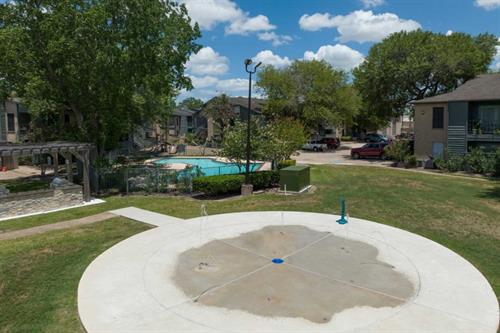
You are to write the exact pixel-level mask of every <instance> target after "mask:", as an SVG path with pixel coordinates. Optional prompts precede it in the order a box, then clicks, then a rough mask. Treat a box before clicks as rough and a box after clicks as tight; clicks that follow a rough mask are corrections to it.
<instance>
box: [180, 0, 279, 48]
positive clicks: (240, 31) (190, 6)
mask: <svg viewBox="0 0 500 333" xmlns="http://www.w3.org/2000/svg"><path fill="white" fill-rule="evenodd" d="M179 1H180V2H181V3H184V4H185V5H186V8H187V10H188V13H189V16H190V17H191V18H192V20H193V22H198V24H199V25H200V28H201V29H203V30H212V29H213V28H214V27H215V26H217V25H218V24H226V27H225V33H226V35H243V36H247V35H250V34H259V39H261V40H267V41H271V42H272V43H273V45H275V46H276V45H281V44H284V43H286V42H288V41H289V36H279V35H276V34H275V35H273V36H272V37H273V38H270V36H269V35H266V34H265V33H267V32H270V31H272V30H275V29H276V26H275V25H273V24H271V22H270V21H269V18H268V17H267V16H265V15H257V16H250V15H249V13H247V12H244V11H243V10H242V9H241V8H239V7H238V5H237V4H236V3H235V2H233V1H230V0H179ZM261 35H262V36H263V37H262V38H261ZM264 38H267V39H264Z"/></svg>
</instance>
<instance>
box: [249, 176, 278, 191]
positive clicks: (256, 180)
mask: <svg viewBox="0 0 500 333" xmlns="http://www.w3.org/2000/svg"><path fill="white" fill-rule="evenodd" d="M250 182H251V183H252V185H253V188H254V190H261V189H265V188H268V187H272V186H273V185H276V184H278V183H279V182H280V175H279V171H260V172H254V173H251V174H250Z"/></svg>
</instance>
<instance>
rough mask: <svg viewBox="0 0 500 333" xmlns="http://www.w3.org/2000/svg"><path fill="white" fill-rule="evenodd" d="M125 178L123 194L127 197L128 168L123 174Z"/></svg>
mask: <svg viewBox="0 0 500 333" xmlns="http://www.w3.org/2000/svg"><path fill="white" fill-rule="evenodd" d="M123 175H124V178H125V194H126V195H128V168H127V167H126V168H125V172H124V173H123Z"/></svg>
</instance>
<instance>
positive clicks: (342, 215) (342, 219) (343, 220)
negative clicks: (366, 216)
mask: <svg viewBox="0 0 500 333" xmlns="http://www.w3.org/2000/svg"><path fill="white" fill-rule="evenodd" d="M347 222H348V221H347V219H346V218H345V199H344V198H340V219H338V220H337V223H338V224H347Z"/></svg>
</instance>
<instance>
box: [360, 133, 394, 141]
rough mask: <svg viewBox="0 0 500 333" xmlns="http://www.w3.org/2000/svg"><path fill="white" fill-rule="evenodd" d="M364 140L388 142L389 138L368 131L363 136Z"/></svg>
mask: <svg viewBox="0 0 500 333" xmlns="http://www.w3.org/2000/svg"><path fill="white" fill-rule="evenodd" d="M365 142H389V140H388V139H387V137H385V136H383V135H382V134H378V133H368V134H366V136H365Z"/></svg>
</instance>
